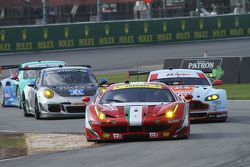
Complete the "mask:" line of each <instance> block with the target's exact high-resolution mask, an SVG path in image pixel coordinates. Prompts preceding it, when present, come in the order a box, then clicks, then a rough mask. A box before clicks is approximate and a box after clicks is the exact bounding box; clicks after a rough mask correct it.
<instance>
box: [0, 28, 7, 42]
mask: <svg viewBox="0 0 250 167" xmlns="http://www.w3.org/2000/svg"><path fill="white" fill-rule="evenodd" d="M5 35H6V32H5V31H4V30H2V31H1V32H0V40H1V42H3V41H4V40H5Z"/></svg>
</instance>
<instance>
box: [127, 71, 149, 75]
mask: <svg viewBox="0 0 250 167" xmlns="http://www.w3.org/2000/svg"><path fill="white" fill-rule="evenodd" d="M149 73H150V71H147V70H145V71H142V70H140V71H128V75H129V76H133V75H148V74H149Z"/></svg>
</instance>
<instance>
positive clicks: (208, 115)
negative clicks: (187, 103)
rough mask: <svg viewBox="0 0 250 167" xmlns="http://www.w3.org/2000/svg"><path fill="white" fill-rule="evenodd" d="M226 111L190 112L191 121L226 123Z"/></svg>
mask: <svg viewBox="0 0 250 167" xmlns="http://www.w3.org/2000/svg"><path fill="white" fill-rule="evenodd" d="M227 117H228V112H227V111H220V112H190V120H191V121H199V120H200V121H213V120H214V121H226V120H227Z"/></svg>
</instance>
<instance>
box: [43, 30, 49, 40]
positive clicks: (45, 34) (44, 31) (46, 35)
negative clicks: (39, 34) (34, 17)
mask: <svg viewBox="0 0 250 167" xmlns="http://www.w3.org/2000/svg"><path fill="white" fill-rule="evenodd" d="M48 36H49V30H48V28H44V29H43V38H44V39H45V40H47V39H48Z"/></svg>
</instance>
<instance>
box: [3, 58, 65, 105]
mask: <svg viewBox="0 0 250 167" xmlns="http://www.w3.org/2000/svg"><path fill="white" fill-rule="evenodd" d="M60 65H61V66H64V65H66V63H65V62H64V61H36V62H28V63H23V64H21V65H7V66H1V67H0V71H2V70H7V69H12V71H11V76H10V77H7V78H5V79H3V80H1V81H0V103H1V105H2V106H3V107H7V106H16V107H19V108H22V100H21V99H22V96H23V89H24V87H25V86H26V85H27V84H29V83H30V82H31V81H35V80H36V77H37V75H38V73H39V71H38V70H27V69H28V68H33V67H55V66H60ZM23 69H26V70H23ZM13 71H14V72H13Z"/></svg>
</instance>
